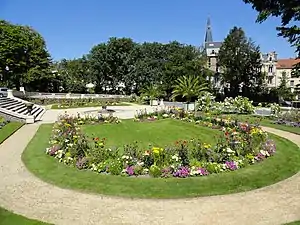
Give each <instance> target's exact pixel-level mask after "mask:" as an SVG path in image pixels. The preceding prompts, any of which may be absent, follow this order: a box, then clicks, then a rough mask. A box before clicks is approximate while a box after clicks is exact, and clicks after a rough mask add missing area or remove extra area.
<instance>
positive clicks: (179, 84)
mask: <svg viewBox="0 0 300 225" xmlns="http://www.w3.org/2000/svg"><path fill="white" fill-rule="evenodd" d="M173 88H174V89H173V91H172V99H173V100H175V99H176V98H177V97H179V96H180V97H182V98H185V99H186V102H187V103H190V102H191V101H192V98H194V97H198V96H200V95H201V94H202V93H203V92H204V91H207V90H208V87H207V83H202V84H201V82H200V79H199V77H197V76H182V77H180V78H178V79H177V80H176V82H175V85H174V86H173Z"/></svg>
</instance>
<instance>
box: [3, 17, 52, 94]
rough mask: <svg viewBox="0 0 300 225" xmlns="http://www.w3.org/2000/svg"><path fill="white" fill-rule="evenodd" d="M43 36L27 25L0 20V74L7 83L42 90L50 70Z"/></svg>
mask: <svg viewBox="0 0 300 225" xmlns="http://www.w3.org/2000/svg"><path fill="white" fill-rule="evenodd" d="M50 62H51V60H50V55H49V53H48V51H47V49H46V44H45V41H44V39H43V37H42V36H41V35H40V34H39V33H38V32H37V31H35V30H33V29H32V28H31V27H28V26H20V25H14V24H11V23H9V22H7V21H4V20H0V74H1V79H2V82H4V83H6V84H7V85H8V86H9V87H16V88H19V87H20V86H25V87H26V89H27V90H28V89H32V90H45V89H46V88H47V86H48V81H49V79H50V76H51V73H50V70H49V68H50V67H49V65H50Z"/></svg>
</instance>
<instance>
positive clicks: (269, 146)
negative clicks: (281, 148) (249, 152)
mask: <svg viewBox="0 0 300 225" xmlns="http://www.w3.org/2000/svg"><path fill="white" fill-rule="evenodd" d="M263 150H264V151H267V152H268V153H269V154H270V155H273V154H274V153H275V152H276V144H275V142H274V141H273V140H267V141H266V143H264V145H263Z"/></svg>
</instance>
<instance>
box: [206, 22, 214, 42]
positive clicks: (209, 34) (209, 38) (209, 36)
mask: <svg viewBox="0 0 300 225" xmlns="http://www.w3.org/2000/svg"><path fill="white" fill-rule="evenodd" d="M208 42H213V37H212V30H211V24H210V18H209V17H208V18H207V24H206V32H205V43H208Z"/></svg>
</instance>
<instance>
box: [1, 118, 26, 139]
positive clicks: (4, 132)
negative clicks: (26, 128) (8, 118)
mask: <svg viewBox="0 0 300 225" xmlns="http://www.w3.org/2000/svg"><path fill="white" fill-rule="evenodd" d="M22 126H23V123H20V122H10V123H8V124H6V125H5V126H4V127H2V129H0V144H1V143H2V142H3V141H5V140H6V139H7V138H9V137H10V136H11V135H12V134H13V133H14V132H16V131H17V130H18V129H20V128H21V127H22Z"/></svg>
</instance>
